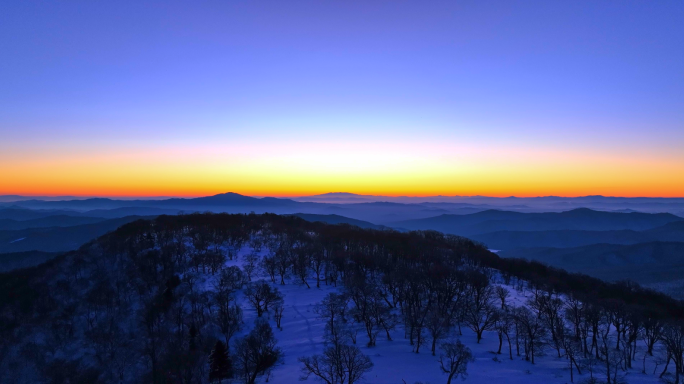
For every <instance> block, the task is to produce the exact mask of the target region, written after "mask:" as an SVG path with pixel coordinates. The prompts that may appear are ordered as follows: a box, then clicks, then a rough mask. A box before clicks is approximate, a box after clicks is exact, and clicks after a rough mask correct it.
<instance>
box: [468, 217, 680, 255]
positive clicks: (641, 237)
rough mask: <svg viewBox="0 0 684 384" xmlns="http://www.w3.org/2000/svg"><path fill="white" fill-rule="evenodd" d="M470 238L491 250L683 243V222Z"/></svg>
mask: <svg viewBox="0 0 684 384" xmlns="http://www.w3.org/2000/svg"><path fill="white" fill-rule="evenodd" d="M470 238H471V239H473V240H477V241H479V242H482V243H484V244H486V245H487V246H488V247H489V248H491V249H498V250H506V249H514V248H532V247H556V248H570V247H581V246H584V245H590V244H598V243H605V244H622V245H629V244H638V243H646V242H653V241H675V242H684V221H676V222H672V223H668V224H665V225H663V226H660V227H656V228H653V229H649V230H645V231H633V230H618V231H576V230H558V231H497V232H491V233H485V234H480V235H472V236H470Z"/></svg>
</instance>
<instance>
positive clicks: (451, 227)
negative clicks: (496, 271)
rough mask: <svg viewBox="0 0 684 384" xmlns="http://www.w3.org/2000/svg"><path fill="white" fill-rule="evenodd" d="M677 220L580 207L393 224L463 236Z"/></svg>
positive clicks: (638, 227) (647, 225)
mask: <svg viewBox="0 0 684 384" xmlns="http://www.w3.org/2000/svg"><path fill="white" fill-rule="evenodd" d="M675 221H682V218H681V217H679V216H675V215H672V214H669V213H660V214H648V213H639V212H633V213H618V212H602V211H594V210H591V209H587V208H579V209H574V210H571V211H566V212H545V213H520V212H509V211H499V210H488V211H483V212H478V213H473V214H470V215H440V216H437V217H431V218H426V219H418V220H406V221H399V222H395V223H392V224H393V225H394V226H398V227H402V228H406V229H409V230H425V229H432V230H437V231H440V232H444V233H451V234H456V235H461V236H472V235H479V234H484V233H490V232H497V231H549V230H583V231H607V230H633V231H642V230H647V229H653V228H656V227H659V226H663V225H665V224H668V223H672V222H675Z"/></svg>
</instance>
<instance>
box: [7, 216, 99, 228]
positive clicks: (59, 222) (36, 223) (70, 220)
mask: <svg viewBox="0 0 684 384" xmlns="http://www.w3.org/2000/svg"><path fill="white" fill-rule="evenodd" d="M104 220H106V219H105V218H102V217H89V216H67V215H57V216H47V217H41V218H38V219H31V220H12V219H0V230H18V229H27V228H48V227H71V226H74V225H82V224H93V223H97V222H100V221H104Z"/></svg>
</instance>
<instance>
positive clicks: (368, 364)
mask: <svg viewBox="0 0 684 384" xmlns="http://www.w3.org/2000/svg"><path fill="white" fill-rule="evenodd" d="M299 361H300V362H301V363H302V364H304V367H302V380H306V379H307V378H309V376H311V375H314V376H316V377H317V378H318V379H320V380H323V381H324V382H325V383H326V384H354V383H357V382H358V381H359V380H361V379H362V378H363V375H364V374H366V373H367V372H369V371H370V370H371V369H372V368H373V362H372V361H371V360H370V359H369V358H368V356H366V355H364V354H363V353H361V350H360V349H359V348H357V347H355V346H353V345H345V344H340V345H333V346H330V347H327V348H326V349H325V351H324V352H323V354H322V355H314V356H311V357H300V358H299Z"/></svg>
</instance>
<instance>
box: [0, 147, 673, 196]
mask: <svg viewBox="0 0 684 384" xmlns="http://www.w3.org/2000/svg"><path fill="white" fill-rule="evenodd" d="M12 152H13V151H12V150H11V149H10V150H8V151H4V152H3V153H0V164H2V167H1V168H0V180H1V181H2V182H1V183H0V195H25V196H31V195H33V196H65V195H68V196H75V197H90V196H109V197H122V198H133V197H141V198H146V197H159V196H169V197H171V196H172V197H199V196H209V195H215V194H219V193H226V192H234V193H239V194H242V195H247V196H272V197H301V196H309V195H317V194H323V193H329V192H334V191H345V192H349V193H356V194H360V195H381V196H389V197H398V196H413V197H433V196H437V195H442V196H476V195H479V196H491V197H509V196H517V197H538V196H563V197H578V196H588V195H604V196H620V197H668V198H673V197H683V196H684V178H683V177H679V178H678V177H674V176H675V175H684V155H682V154H677V153H668V152H667V151H662V152H663V153H635V152H633V151H625V152H620V151H613V152H609V151H580V150H564V149H558V148H542V149H540V148H536V147H513V146H501V145H499V146H495V145H489V146H482V145H477V144H476V143H461V144H459V145H453V144H449V145H445V144H442V143H434V142H426V143H406V142H394V143H381V144H376V143H365V142H342V143H329V142H308V143H307V142H292V143H278V144H263V143H258V144H256V143H233V144H231V145H223V144H211V145H210V144H202V145H194V146H192V145H157V146H151V147H144V148H137V149H131V148H124V149H122V148H117V147H111V148H102V147H98V148H94V149H84V148H78V149H77V150H73V149H69V148H66V149H60V150H58V151H56V150H52V151H45V150H34V151H22V152H19V151H14V153H12Z"/></svg>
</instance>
